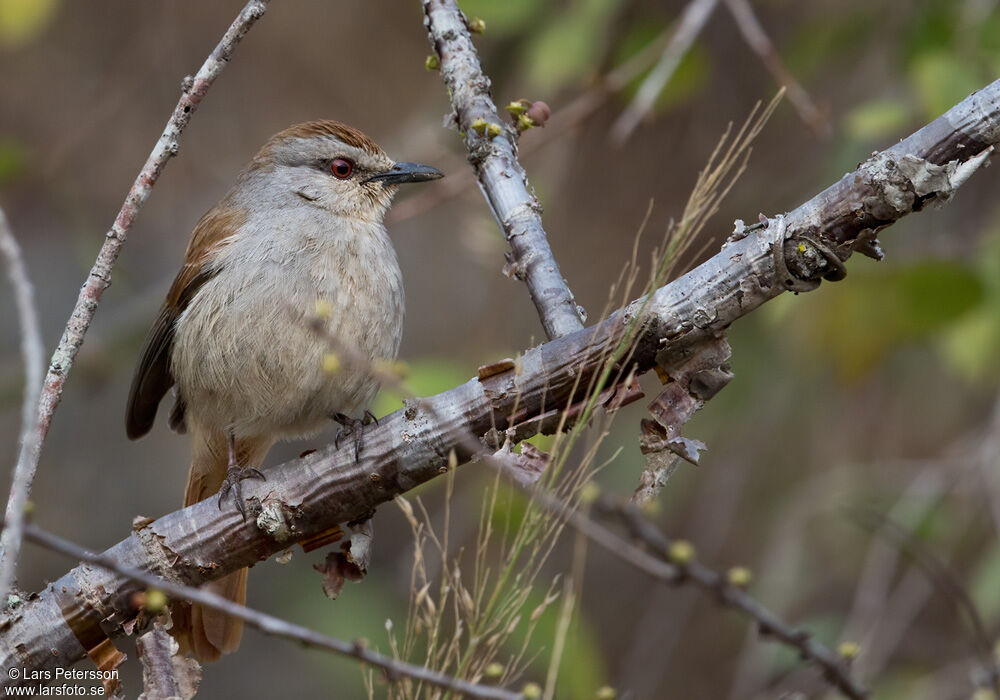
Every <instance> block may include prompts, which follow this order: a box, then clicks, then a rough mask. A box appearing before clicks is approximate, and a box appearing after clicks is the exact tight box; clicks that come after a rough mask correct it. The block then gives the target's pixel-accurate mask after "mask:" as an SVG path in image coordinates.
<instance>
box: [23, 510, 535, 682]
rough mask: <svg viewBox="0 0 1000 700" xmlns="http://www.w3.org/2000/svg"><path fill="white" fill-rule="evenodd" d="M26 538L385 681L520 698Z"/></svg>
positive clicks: (29, 530)
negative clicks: (379, 674)
mask: <svg viewBox="0 0 1000 700" xmlns="http://www.w3.org/2000/svg"><path fill="white" fill-rule="evenodd" d="M24 537H25V538H26V539H28V540H30V541H32V542H35V543H36V544H39V545H41V546H42V547H45V548H46V549H50V550H52V551H54V552H59V553H60V554H65V555H66V556H68V557H72V558H74V559H78V560H80V561H81V562H85V563H87V564H92V565H94V566H99V567H101V568H102V569H107V570H108V571H113V572H114V573H116V574H119V575H120V576H124V577H126V578H129V579H132V580H133V581H138V582H139V583H142V584H144V585H146V586H149V587H150V588H154V589H157V590H160V591H163V593H165V594H166V595H167V596H168V597H170V598H173V599H175V600H186V601H189V602H191V603H197V604H198V605H201V606H203V607H206V608H210V609H212V610H217V611H219V612H222V613H225V614H226V615H229V616H231V617H235V618H238V619H240V620H243V622H244V623H245V624H247V625H249V626H250V627H253V628H254V629H256V630H260V631H261V632H263V633H264V634H268V635H271V636H272V637H280V638H282V639H288V640H291V641H293V642H298V643H299V644H302V645H303V646H307V647H317V648H320V649H327V650H329V651H332V652H334V653H336V654H340V655H342V656H347V657H350V658H352V659H357V660H358V661H360V662H362V663H365V664H369V665H371V666H376V667H378V668H381V669H382V670H384V671H385V672H386V675H387V677H388V679H389V681H390V682H391V681H395V680H396V679H398V678H400V677H402V676H406V677H407V678H414V679H416V680H419V681H423V682H425V683H429V684H431V685H433V686H436V687H438V688H446V689H448V690H452V691H455V692H457V693H462V694H464V695H467V696H469V697H473V698H485V699H487V700H521V699H522V698H523V696H522V695H521V694H520V693H515V692H513V691H510V690H504V689H503V688H491V687H489V686H484V685H479V684H477V683H470V682H468V681H463V680H461V679H459V678H452V677H450V676H446V675H444V674H442V673H437V672H436V671H431V670H430V669H427V668H424V667H423V666H416V665H414V664H408V663H406V662H404V661H397V660H396V659H393V658H390V657H388V656H385V655H383V654H379V653H378V652H375V651H371V650H370V649H368V648H367V647H365V645H364V644H362V643H361V642H345V641H344V640H342V639H337V638H336V637H330V636H327V635H325V634H321V633H319V632H315V631H313V630H311V629H309V628H307V627H303V626H301V625H297V624H295V623H294V622H289V621H287V620H282V619H281V618H279V617H275V616H273V615H268V614H267V613H263V612H260V611H258V610H253V609H251V608H248V607H246V606H245V605H240V604H239V603H234V602H233V601H231V600H229V599H228V598H224V597H222V596H220V595H218V594H216V593H212V592H211V591H208V590H204V589H201V588H193V587H191V586H184V585H181V584H178V583H174V582H171V581H167V580H166V579H163V578H160V577H159V576H156V575H154V574H151V573H148V572H146V571H140V570H139V569H133V568H132V567H128V566H123V565H121V564H119V563H118V562H116V561H115V560H114V559H112V558H111V557H108V556H107V555H105V554H96V553H94V552H91V551H89V550H87V549H84V548H83V547H80V546H78V545H76V544H73V543H72V542H70V541H68V540H64V539H62V538H61V537H58V536H57V535H54V534H52V533H50V532H48V531H46V530H43V529H41V528H40V527H38V526H37V525H33V524H30V523H29V524H26V525H25V526H24Z"/></svg>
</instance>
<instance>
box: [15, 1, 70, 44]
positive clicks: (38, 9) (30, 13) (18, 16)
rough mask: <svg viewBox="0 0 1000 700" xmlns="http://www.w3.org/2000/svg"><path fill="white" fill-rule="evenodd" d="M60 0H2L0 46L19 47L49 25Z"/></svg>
mask: <svg viewBox="0 0 1000 700" xmlns="http://www.w3.org/2000/svg"><path fill="white" fill-rule="evenodd" d="M58 9H59V0H0V46H2V47H4V48H18V47H20V46H24V45H25V44H27V43H29V42H31V41H32V40H33V39H34V38H35V37H37V36H38V35H39V34H41V33H42V32H43V31H44V30H45V28H46V27H47V26H48V25H49V23H50V22H51V21H52V19H53V18H54V17H55V15H56V11H57V10H58Z"/></svg>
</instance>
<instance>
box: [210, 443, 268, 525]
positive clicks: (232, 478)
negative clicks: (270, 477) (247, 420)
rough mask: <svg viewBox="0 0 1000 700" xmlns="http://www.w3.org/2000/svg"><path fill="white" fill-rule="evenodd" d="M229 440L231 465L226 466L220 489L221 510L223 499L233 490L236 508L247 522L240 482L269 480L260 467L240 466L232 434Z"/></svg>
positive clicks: (220, 508)
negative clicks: (245, 480)
mask: <svg viewBox="0 0 1000 700" xmlns="http://www.w3.org/2000/svg"><path fill="white" fill-rule="evenodd" d="M228 442H229V466H228V467H227V468H226V478H225V480H224V481H223V482H222V488H220V489H219V510H222V503H223V501H225V499H226V496H228V495H229V492H230V491H232V492H233V501H234V504H235V505H236V510H238V511H239V512H240V515H242V516H243V521H244V522H246V519H247V509H246V505H245V504H244V502H243V489H242V488H241V487H240V482H241V481H243V480H244V479H260V480H261V481H267V477H266V476H264V473H263V472H262V471H260V470H259V469H254V468H253V467H244V466H240V463H239V460H238V458H237V456H236V445H235V441H234V439H233V438H232V436H230V437H229V440H228Z"/></svg>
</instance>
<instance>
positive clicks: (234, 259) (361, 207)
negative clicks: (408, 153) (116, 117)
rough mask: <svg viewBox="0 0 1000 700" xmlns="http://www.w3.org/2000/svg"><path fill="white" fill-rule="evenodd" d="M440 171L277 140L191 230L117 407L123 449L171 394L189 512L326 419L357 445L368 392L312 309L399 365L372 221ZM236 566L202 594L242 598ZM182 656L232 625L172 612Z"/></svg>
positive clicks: (378, 155) (222, 641) (320, 141)
mask: <svg viewBox="0 0 1000 700" xmlns="http://www.w3.org/2000/svg"><path fill="white" fill-rule="evenodd" d="M439 177H442V173H441V172H440V171H439V170H436V169H435V168H432V167H430V166H426V165H419V164H416V163H397V162H394V161H393V160H392V159H391V158H389V157H388V156H387V155H386V154H385V152H384V151H383V150H382V149H381V148H379V147H378V145H376V144H375V142H373V141H372V140H371V139H369V138H368V137H367V136H365V135H364V134H363V133H361V132H360V131H358V130H357V129H354V128H352V127H350V126H347V125H345V124H341V123H339V122H334V121H313V122H306V123H304V124H298V125H296V126H292V127H290V128H288V129H285V130H284V131H282V132H279V133H278V134H276V135H275V136H273V137H272V138H271V139H270V140H269V141H268V142H267V143H265V144H264V146H263V148H261V149H260V151H259V152H258V153H257V155H256V156H254V158H253V160H252V161H250V164H249V165H247V167H246V168H245V169H244V170H243V172H241V173H240V174H239V176H238V177H237V179H236V184H235V185H234V186H233V188H232V189H231V190H230V191H229V193H228V194H226V196H225V197H223V198H222V201H220V202H219V203H218V204H217V205H216V206H215V207H213V208H212V209H211V210H210V211H209V212H208V213H207V214H205V215H204V216H203V217H202V218H201V220H200V221H199V222H198V223H197V224H196V225H195V227H194V231H193V232H192V233H191V240H190V242H189V243H188V247H187V252H186V254H185V256H184V264H183V266H182V267H181V269H180V272H179V273H178V274H177V277H176V279H174V282H173V285H172V286H171V287H170V291H169V292H168V293H167V298H166V300H165V301H164V303H163V306H162V307H161V308H160V313H159V315H158V316H157V318H156V321H155V322H154V323H153V327H152V328H151V329H150V331H149V334H148V335H147V337H146V341H145V343H144V345H143V347H142V351H141V353H140V356H139V362H138V364H137V366H136V369H135V376H134V378H133V380H132V388H131V390H130V392H129V397H128V408H127V411H126V419H125V426H126V432H127V434H128V437H129V438H130V439H133V440H135V439H137V438H139V437H142V436H143V435H145V434H146V433H147V432H149V430H150V428H151V427H152V425H153V420H154V419H155V417H156V411H157V407H158V405H159V403H160V401H161V399H163V397H164V395H165V394H166V393H167V391H168V390H169V389H170V388H171V387H172V386H174V385H176V398H175V402H174V406H173V410H172V411H171V412H170V426H171V427H172V428H173V429H175V430H177V431H178V432H182V433H183V432H185V431H186V432H188V433H190V435H191V447H192V458H191V468H190V471H189V473H188V482H187V490H186V491H185V494H184V505H190V504H192V503H196V502H198V501H200V500H202V499H204V498H206V497H208V496H210V495H212V494H214V493H216V492H220V497H219V507H220V508H221V507H222V506H223V497H224V496H226V494H227V493H228V492H229V491H230V490H232V491H233V492H234V493H235V497H236V506H237V508H238V509H239V510H240V511H241V512H243V508H244V506H243V501H242V497H241V495H240V489H239V483H240V480H241V479H244V478H247V477H249V476H253V477H260V478H262V475H261V474H260V472H259V471H257V469H256V467H257V466H260V464H261V461H262V460H263V459H264V456H265V455H266V454H267V451H268V450H269V449H270V448H271V445H273V444H274V442H275V441H277V440H281V439H294V438H300V437H305V436H308V435H311V434H315V433H316V432H318V431H319V430H320V429H321V428H322V427H323V426H324V425H327V424H329V421H330V420H331V419H334V420H337V421H338V422H340V423H341V425H342V426H344V427H343V428H342V430H344V429H346V430H347V431H348V432H354V433H355V435H356V436H357V438H358V439H360V434H361V432H360V431H361V430H362V421H359V420H358V419H356V418H353V417H351V416H352V414H355V415H356V414H357V412H359V411H364V412H365V413H367V412H366V409H367V406H368V404H369V402H370V401H371V400H372V399H373V398H374V395H375V393H376V391H377V388H378V387H377V385H376V382H375V380H374V379H373V378H372V377H371V374H370V372H369V371H366V368H362V367H350V366H348V365H347V364H346V363H345V364H344V365H343V366H342V367H340V368H339V369H338V370H337V371H335V372H330V371H328V369H329V368H327V369H326V370H325V369H324V366H323V357H324V354H325V353H328V352H329V350H330V348H329V346H328V344H327V343H325V342H324V341H323V340H322V339H321V338H319V337H317V335H316V332H315V330H314V329H313V328H311V327H310V318H311V316H312V315H313V314H314V313H315V311H314V310H315V309H316V308H317V304H320V305H321V306H322V308H324V310H325V311H327V312H328V313H324V316H325V317H326V318H327V319H328V320H327V323H328V326H327V330H328V332H329V333H330V334H332V335H334V336H336V338H337V340H338V342H339V343H341V344H346V345H348V346H350V347H351V348H352V349H353V350H355V351H359V352H361V353H363V355H364V356H365V357H368V358H371V359H372V360H380V359H394V358H395V357H396V353H397V351H398V349H399V342H400V336H401V333H402V322H403V282H402V276H401V273H400V269H399V263H398V262H397V260H396V253H395V250H394V249H393V247H392V243H391V242H390V240H389V237H388V235H387V233H386V230H385V226H383V224H382V218H383V216H384V215H385V213H386V211H387V210H388V208H389V205H390V203H391V202H392V197H393V195H394V194H395V192H396V189H397V185H400V184H403V183H407V182H424V181H427V180H434V179H437V178H439ZM246 576H247V570H246V569H242V570H241V571H238V572H235V573H233V574H230V575H228V576H226V577H225V578H222V579H220V580H218V581H215V582H213V583H211V584H209V585H210V586H211V588H212V589H213V590H214V591H215V592H217V593H220V594H221V595H224V596H226V597H228V598H229V599H231V600H235V601H237V602H240V603H242V602H243V601H244V600H245V597H246ZM174 613H175V620H174V634H175V636H176V637H177V638H178V641H179V642H180V643H181V646H182V649H184V650H185V651H187V652H188V653H191V654H193V655H194V656H195V657H196V658H198V659H200V660H203V661H211V660H215V659H217V658H218V657H219V655H220V654H222V653H228V652H231V651H233V650H234V649H235V648H236V647H237V646H238V645H239V640H240V636H241V634H242V622H240V621H239V620H236V619H234V618H231V617H228V616H226V615H223V614H221V613H218V612H216V611H213V610H207V609H203V608H200V607H199V606H197V605H193V606H191V607H190V609H188V608H187V606H176V607H175V608H174Z"/></svg>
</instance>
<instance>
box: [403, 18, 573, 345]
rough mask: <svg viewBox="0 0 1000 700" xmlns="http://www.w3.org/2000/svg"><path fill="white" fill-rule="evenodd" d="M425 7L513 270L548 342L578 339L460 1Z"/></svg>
mask: <svg viewBox="0 0 1000 700" xmlns="http://www.w3.org/2000/svg"><path fill="white" fill-rule="evenodd" d="M422 1H423V6H424V15H425V19H424V24H425V25H426V26H427V33H428V36H429V38H430V41H431V45H432V46H433V47H434V52H435V54H436V55H437V57H438V59H439V61H440V64H441V77H442V78H443V79H444V83H445V85H446V86H447V87H448V94H449V96H450V98H451V104H452V107H453V108H454V110H455V121H456V124H457V126H458V128H459V130H460V131H462V132H464V134H465V146H466V148H467V149H468V151H469V162H470V163H471V164H472V167H473V168H474V170H475V172H476V177H477V178H478V180H479V185H480V187H481V188H482V190H483V194H484V196H485V197H486V201H487V202H489V205H490V208H491V209H492V210H493V215H494V216H495V217H496V220H497V223H499V224H500V228H501V229H502V230H503V234H504V237H505V238H506V239H507V242H508V243H509V244H510V249H511V252H510V254H509V258H508V263H509V264H510V267H509V268H508V269H510V270H512V271H513V274H514V275H515V276H516V277H517V278H518V279H520V280H523V281H524V283H525V284H527V285H528V292H529V293H530V294H531V301H532V302H534V304H535V308H536V309H538V315H539V317H540V318H541V320H542V326H544V328H545V334H546V335H547V336H548V337H549V339H552V338H558V337H560V336H563V335H566V334H567V333H572V332H573V331H578V330H580V329H581V328H583V318H582V313H581V312H582V310H581V309H580V308H579V307H578V306H577V304H576V301H575V300H574V299H573V293H572V292H571V291H570V290H569V286H568V285H567V284H566V280H564V279H563V276H562V273H561V272H560V271H559V265H558V264H557V263H556V259H555V257H553V255H552V250H551V249H550V248H549V241H548V237H547V236H546V235H545V229H544V228H543V227H542V216H541V211H542V207H541V205H540V204H539V203H538V199H537V198H536V197H535V195H534V194H533V193H532V191H531V189H530V186H529V185H528V176H527V175H526V174H525V172H524V168H522V167H521V164H520V163H519V162H518V160H517V147H516V145H515V138H514V132H513V130H512V129H511V128H510V127H509V126H503V125H504V124H506V122H505V120H503V119H501V118H500V115H499V114H497V108H496V105H494V104H493V100H492V99H491V98H490V79H489V78H487V77H486V75H485V74H484V73H483V69H482V66H480V64H479V55H478V54H477V53H476V47H475V45H474V44H473V43H472V37H471V36H470V34H469V28H468V25H467V23H466V19H465V15H463V14H462V11H461V10H460V9H458V5H457V4H456V3H455V0H422ZM477 120H482V123H483V124H484V125H490V126H495V127H496V128H495V129H493V130H491V129H490V128H488V127H487V126H484V127H482V128H481V129H480V130H479V131H477V130H476V129H474V128H473V127H472V125H473V123H474V122H476V121H477ZM480 132H481V133H480Z"/></svg>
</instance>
